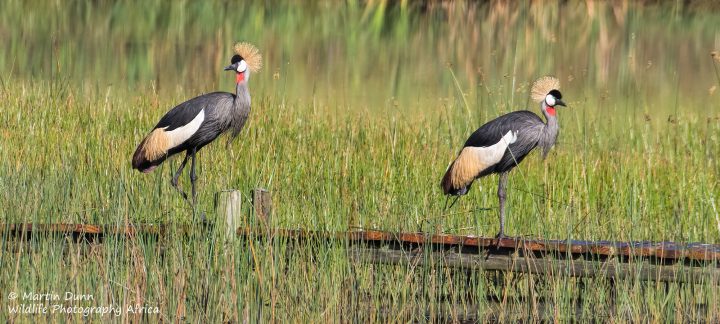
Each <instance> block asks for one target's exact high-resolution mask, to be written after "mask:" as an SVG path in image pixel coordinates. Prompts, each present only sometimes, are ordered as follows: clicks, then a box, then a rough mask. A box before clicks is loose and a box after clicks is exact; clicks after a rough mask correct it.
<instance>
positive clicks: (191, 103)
mask: <svg viewBox="0 0 720 324" xmlns="http://www.w3.org/2000/svg"><path fill="white" fill-rule="evenodd" d="M234 49H235V55H233V56H232V58H231V59H230V65H228V66H227V67H225V70H226V71H233V72H234V73H235V93H234V94H233V93H229V92H213V93H208V94H205V95H202V96H199V97H195V98H192V99H190V100H188V101H185V102H183V103H181V104H179V105H177V106H176V107H175V108H173V109H171V110H170V111H168V112H167V113H166V114H165V116H163V117H162V118H161V119H160V121H159V122H158V123H157V125H155V127H154V128H153V129H152V131H150V133H149V134H148V135H147V136H146V137H145V138H144V139H143V140H142V142H140V145H138V147H137V149H136V150H135V154H134V155H133V158H132V167H133V169H137V170H139V171H141V172H143V173H148V172H150V171H152V170H154V169H155V168H157V167H158V166H159V165H160V164H162V163H163V161H165V160H166V159H167V158H169V157H171V156H173V155H175V154H178V153H183V152H184V153H185V158H184V159H183V161H182V163H180V167H179V168H178V170H177V171H176V172H175V175H174V176H173V177H172V180H171V181H170V184H172V186H173V187H174V188H175V189H177V190H178V191H179V192H180V194H182V196H183V198H185V200H188V196H187V194H186V193H185V192H184V191H183V190H182V189H181V188H180V187H179V185H178V180H179V178H180V174H181V173H182V170H183V169H184V168H185V165H186V164H187V162H188V160H191V164H190V184H191V187H192V204H193V205H195V203H196V197H197V194H196V191H195V181H196V180H197V175H196V173H195V156H196V154H197V152H198V151H200V149H202V148H203V147H204V146H205V145H208V144H210V143H212V142H213V141H214V140H215V139H216V138H218V137H219V136H220V135H222V134H223V133H225V132H227V131H230V138H229V140H228V143H230V141H231V140H232V139H234V138H235V137H236V136H237V135H238V134H239V133H240V131H241V130H242V129H243V126H245V122H246V121H247V118H248V115H249V114H250V90H249V89H248V81H249V80H250V73H251V72H252V73H255V72H258V71H259V70H260V69H261V68H262V56H261V55H260V51H258V49H257V48H256V47H255V46H253V45H251V44H249V43H238V44H236V45H235V48H234Z"/></svg>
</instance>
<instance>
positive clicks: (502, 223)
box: [497, 172, 508, 238]
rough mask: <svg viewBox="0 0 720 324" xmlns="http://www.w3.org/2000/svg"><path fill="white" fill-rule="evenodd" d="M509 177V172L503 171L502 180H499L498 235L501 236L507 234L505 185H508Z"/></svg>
mask: <svg viewBox="0 0 720 324" xmlns="http://www.w3.org/2000/svg"><path fill="white" fill-rule="evenodd" d="M507 179H508V174H507V172H503V173H501V174H500V180H498V192H497V195H498V200H499V201H500V232H498V234H497V237H498V238H501V237H504V236H505V198H506V196H507V195H506V193H505V187H507Z"/></svg>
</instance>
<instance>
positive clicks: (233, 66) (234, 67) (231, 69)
mask: <svg viewBox="0 0 720 324" xmlns="http://www.w3.org/2000/svg"><path fill="white" fill-rule="evenodd" d="M235 70H237V63H234V64H230V65H228V66H226V67H225V71H235Z"/></svg>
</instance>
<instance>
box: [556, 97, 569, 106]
mask: <svg viewBox="0 0 720 324" xmlns="http://www.w3.org/2000/svg"><path fill="white" fill-rule="evenodd" d="M555 106H563V107H567V106H565V103H564V102H563V101H562V100H560V99H555Z"/></svg>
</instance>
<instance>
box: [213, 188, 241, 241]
mask: <svg viewBox="0 0 720 324" xmlns="http://www.w3.org/2000/svg"><path fill="white" fill-rule="evenodd" d="M215 210H216V211H217V214H218V216H220V215H223V218H225V228H226V229H225V236H226V237H227V238H228V239H233V238H234V237H235V235H236V232H237V228H238V227H239V226H241V225H242V223H243V216H242V193H241V192H240V191H239V190H225V191H220V192H218V193H215Z"/></svg>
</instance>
